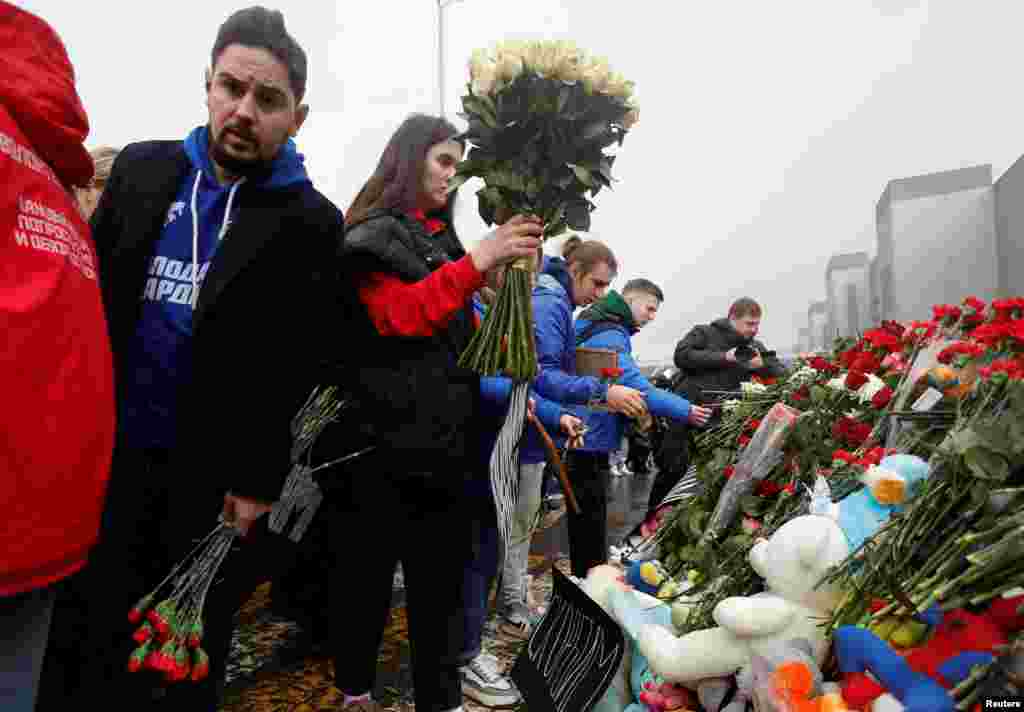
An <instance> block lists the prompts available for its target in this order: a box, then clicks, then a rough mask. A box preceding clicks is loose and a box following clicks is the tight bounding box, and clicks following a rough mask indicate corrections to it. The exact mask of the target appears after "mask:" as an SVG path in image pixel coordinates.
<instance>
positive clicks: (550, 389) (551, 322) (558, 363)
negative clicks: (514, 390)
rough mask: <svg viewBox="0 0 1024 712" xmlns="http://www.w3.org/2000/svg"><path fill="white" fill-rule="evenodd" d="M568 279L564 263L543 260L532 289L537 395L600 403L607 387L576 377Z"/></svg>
mask: <svg viewBox="0 0 1024 712" xmlns="http://www.w3.org/2000/svg"><path fill="white" fill-rule="evenodd" d="M571 294H572V279H571V278H570V277H569V272H568V271H567V270H566V267H565V261H564V260H562V259H560V258H558V257H549V258H548V259H546V260H545V263H544V270H543V272H541V275H540V278H539V279H538V280H537V286H536V287H534V289H533V318H534V331H535V336H536V340H537V364H538V366H539V371H540V373H539V375H538V376H537V380H536V381H535V382H534V388H535V389H536V391H537V393H538V394H539V395H540V396H541V397H543V398H547V399H548V400H552V401H555V402H556V403H565V404H584V403H588V402H590V401H591V400H595V399H596V400H604V399H605V397H606V396H607V395H608V386H606V385H605V384H603V383H601V381H600V380H598V379H597V378H594V377H593V376H577V375H576V332H575V330H574V329H573V325H572V312H573V304H572V299H571V297H570V295H571Z"/></svg>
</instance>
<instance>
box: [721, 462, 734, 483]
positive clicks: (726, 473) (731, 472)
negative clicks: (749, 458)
mask: <svg viewBox="0 0 1024 712" xmlns="http://www.w3.org/2000/svg"><path fill="white" fill-rule="evenodd" d="M735 474H736V468H735V467H733V466H732V465H729V466H728V467H726V468H725V469H724V470H722V475H723V476H724V477H725V479H727V480H728V479H730V478H731V477H732V476H733V475H735Z"/></svg>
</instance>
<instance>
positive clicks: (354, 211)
mask: <svg viewBox="0 0 1024 712" xmlns="http://www.w3.org/2000/svg"><path fill="white" fill-rule="evenodd" d="M457 136H458V131H457V130H456V129H455V127H454V126H453V125H452V124H451V123H450V122H448V121H447V120H445V119H443V118H441V117H438V116H428V115H426V114H413V115H412V116H410V117H409V118H407V119H406V120H405V121H403V122H402V125H401V126H399V127H398V129H397V130H396V131H395V133H394V134H392V136H391V139H390V140H389V141H388V145H387V146H386V147H385V148H384V153H382V154H381V157H380V161H379V162H378V163H377V168H376V170H374V172H373V175H372V176H370V179H369V180H368V181H366V184H365V185H363V188H362V190H360V191H359V194H358V195H357V196H356V199H355V200H353V201H352V205H351V206H350V207H349V209H348V215H347V216H346V219H345V222H347V223H349V224H355V223H357V222H360V221H361V220H362V219H363V218H365V217H366V215H367V213H369V212H370V211H371V210H393V209H398V210H402V211H407V210H413V209H414V208H415V207H416V201H417V198H418V197H419V192H420V190H421V186H422V184H423V168H424V164H425V162H426V158H427V152H428V151H430V148H431V146H435V145H437V144H439V143H443V142H444V141H450V140H453V139H454V140H456V141H458V142H459V143H462V141H461V140H460V139H458V138H457ZM454 205H455V193H454V192H453V193H451V194H450V195H449V196H448V203H447V204H446V205H445V207H444V209H443V210H440V211H437V215H438V217H440V218H441V219H442V220H444V221H445V222H446V223H448V225H449V226H451V225H452V216H453V213H454Z"/></svg>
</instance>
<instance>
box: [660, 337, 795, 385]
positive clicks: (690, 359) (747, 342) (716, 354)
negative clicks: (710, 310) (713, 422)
mask: <svg viewBox="0 0 1024 712" xmlns="http://www.w3.org/2000/svg"><path fill="white" fill-rule="evenodd" d="M737 346H750V347H752V348H754V349H757V351H759V352H760V353H762V354H763V353H765V352H766V351H768V349H767V348H765V346H764V344H762V343H761V342H760V341H757V340H756V339H747V338H744V337H743V336H740V334H739V333H738V332H737V331H736V330H735V329H734V328H733V327H732V324H731V323H730V322H729V320H728V319H718V320H717V321H714V322H712V323H710V324H702V325H701V326H696V327H694V328H693V329H692V330H691V331H690V333H689V334H687V335H686V336H685V337H683V339H682V340H681V341H680V342H679V343H678V344H677V345H676V352H675V358H674V361H675V364H676V366H677V367H678V368H679V371H680V373H679V375H678V376H677V379H676V383H675V388H674V389H673V390H675V391H676V392H677V393H679V394H680V395H682V396H683V397H685V398H686V399H687V400H689V401H690V402H691V403H698V404H702V403H713V402H715V401H717V400H721V398H720V397H717V396H714V395H708V394H705V391H707V390H713V391H735V390H737V389H738V388H739V387H740V383H742V382H743V381H747V380H749V379H750V376H751V375H752V374H755V373H756V374H758V375H760V376H780V375H782V374H783V373H784V371H785V369H784V368H783V366H782V364H780V363H779V361H778V359H776V358H775V357H767V356H766V357H764V367H763V368H761V369H758V370H756V371H751V370H750V369H748V368H747V367H746V366H744V365H743V364H739V363H732V362H730V361H726V359H725V353H726V352H727V351H729V350H730V349H732V348H735V347H737Z"/></svg>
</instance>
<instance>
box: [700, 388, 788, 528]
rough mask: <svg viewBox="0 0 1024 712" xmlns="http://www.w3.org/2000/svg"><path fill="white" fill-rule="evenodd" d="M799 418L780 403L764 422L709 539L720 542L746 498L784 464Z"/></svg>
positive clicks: (743, 455) (725, 492) (721, 501)
mask: <svg viewBox="0 0 1024 712" xmlns="http://www.w3.org/2000/svg"><path fill="white" fill-rule="evenodd" d="M798 415H799V412H798V411H796V410H795V409H793V408H791V407H789V406H788V405H786V404H784V403H776V404H775V405H774V406H772V408H771V410H769V411H768V414H767V415H765V417H764V418H762V420H761V424H760V425H759V426H758V428H757V430H756V431H755V432H754V435H753V437H752V438H751V439H750V442H749V443H748V444H747V446H746V447H745V448H743V450H742V451H741V452H740V455H739V459H738V460H737V462H736V465H735V473H734V474H733V476H732V477H731V478H730V479H729V481H728V482H727V483H726V485H725V487H723V488H722V493H721V494H720V495H719V497H718V504H717V505H716V506H715V511H714V512H713V513H712V515H711V519H710V520H709V521H708V527H707V530H706V531H705V533H704V536H705V537H706V538H708V539H712V538H716V537H718V536H719V535H720V534H723V533H724V532H725V531H726V530H727V529H728V528H729V526H730V525H731V524H732V522H733V521H734V520H735V519H736V514H737V513H738V512H739V510H740V504H741V502H742V500H743V498H744V497H745V496H747V495H749V494H751V493H752V492H753V491H754V488H755V487H757V483H758V482H760V481H761V480H763V479H764V478H765V477H767V476H768V475H769V474H770V473H771V471H772V470H773V469H775V466H776V465H778V464H779V463H780V462H781V461H782V457H783V453H782V446H783V445H784V444H785V442H786V435H787V434H788V432H789V429H790V428H791V427H792V426H793V423H795V422H796V419H797V416H798Z"/></svg>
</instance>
